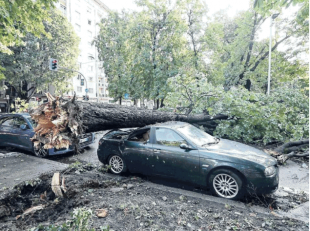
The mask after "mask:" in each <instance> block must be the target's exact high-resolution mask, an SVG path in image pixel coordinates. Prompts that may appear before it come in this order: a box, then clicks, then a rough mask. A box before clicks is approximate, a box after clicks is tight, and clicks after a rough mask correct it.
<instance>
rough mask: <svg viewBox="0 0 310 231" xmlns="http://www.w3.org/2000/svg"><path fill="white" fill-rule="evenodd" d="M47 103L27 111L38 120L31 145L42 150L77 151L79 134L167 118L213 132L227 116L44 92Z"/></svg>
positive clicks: (147, 123) (141, 125) (154, 121)
mask: <svg viewBox="0 0 310 231" xmlns="http://www.w3.org/2000/svg"><path fill="white" fill-rule="evenodd" d="M46 95H47V97H48V102H47V103H45V104H42V105H40V106H39V107H38V108H36V109H35V110H33V111H31V112H30V115H31V117H32V119H34V120H35V121H36V122H37V124H38V125H37V127H36V128H35V135H34V137H33V138H32V141H33V142H34V146H35V147H37V146H38V145H39V144H40V145H41V144H44V148H45V149H49V148H57V149H60V148H68V147H69V145H73V146H74V147H75V150H78V144H79V135H81V134H83V133H84V132H86V133H89V132H97V131H102V130H108V129H117V128H133V127H143V126H146V125H150V124H156V123H161V122H167V121H183V122H188V123H192V124H196V125H203V126H204V127H205V128H207V129H208V132H212V131H214V129H215V128H216V122H215V121H218V120H223V119H225V120H226V119H229V118H228V116H226V115H216V116H214V117H212V116H210V115H206V114H199V115H180V114H175V113H169V112H163V111H157V110H156V111H155V110H147V109H141V108H138V107H126V106H119V105H115V104H102V103H91V102H78V101H76V100H75V96H74V97H73V99H72V100H70V101H65V100H62V99H61V98H59V97H55V98H54V97H53V96H51V95H50V94H49V93H47V94H46Z"/></svg>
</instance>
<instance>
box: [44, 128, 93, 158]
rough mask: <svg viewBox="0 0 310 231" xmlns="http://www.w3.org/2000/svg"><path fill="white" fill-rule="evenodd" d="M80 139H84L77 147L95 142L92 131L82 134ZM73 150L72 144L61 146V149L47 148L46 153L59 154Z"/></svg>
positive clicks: (81, 147) (84, 146)
mask: <svg viewBox="0 0 310 231" xmlns="http://www.w3.org/2000/svg"><path fill="white" fill-rule="evenodd" d="M81 139H84V141H83V142H82V143H80V144H79V149H83V148H86V147H88V146H89V145H91V144H93V143H95V134H94V133H90V134H84V135H83V136H82V137H81ZM73 151H74V146H73V145H70V146H69V148H61V149H56V148H51V149H49V150H48V155H49V156H53V155H61V154H65V153H68V152H73Z"/></svg>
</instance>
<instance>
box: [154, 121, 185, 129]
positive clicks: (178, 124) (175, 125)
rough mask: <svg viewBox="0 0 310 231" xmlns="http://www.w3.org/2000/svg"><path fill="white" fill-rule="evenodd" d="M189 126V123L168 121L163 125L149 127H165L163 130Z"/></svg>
mask: <svg viewBox="0 0 310 231" xmlns="http://www.w3.org/2000/svg"><path fill="white" fill-rule="evenodd" d="M186 125H189V123H186V122H180V121H168V122H164V123H157V124H153V125H151V126H152V127H165V128H178V127H183V126H186Z"/></svg>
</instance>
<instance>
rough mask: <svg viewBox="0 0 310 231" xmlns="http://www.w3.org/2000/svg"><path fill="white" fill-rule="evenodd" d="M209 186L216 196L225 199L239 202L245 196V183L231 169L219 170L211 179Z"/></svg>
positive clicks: (213, 173)
mask: <svg viewBox="0 0 310 231" xmlns="http://www.w3.org/2000/svg"><path fill="white" fill-rule="evenodd" d="M209 185H210V186H211V191H212V193H213V194H214V195H216V196H218V197H222V198H225V199H231V200H238V199H240V198H242V197H243V196H244V192H245V190H244V188H243V186H244V182H243V181H242V179H241V177H240V176H239V175H238V174H236V173H235V172H233V171H232V170H229V169H218V170H215V171H214V172H212V174H211V176H210V177H209Z"/></svg>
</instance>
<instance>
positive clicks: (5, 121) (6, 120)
mask: <svg viewBox="0 0 310 231" xmlns="http://www.w3.org/2000/svg"><path fill="white" fill-rule="evenodd" d="M0 125H1V126H2V125H3V126H10V127H12V126H13V125H14V118H12V117H6V118H3V119H1V120H0Z"/></svg>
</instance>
